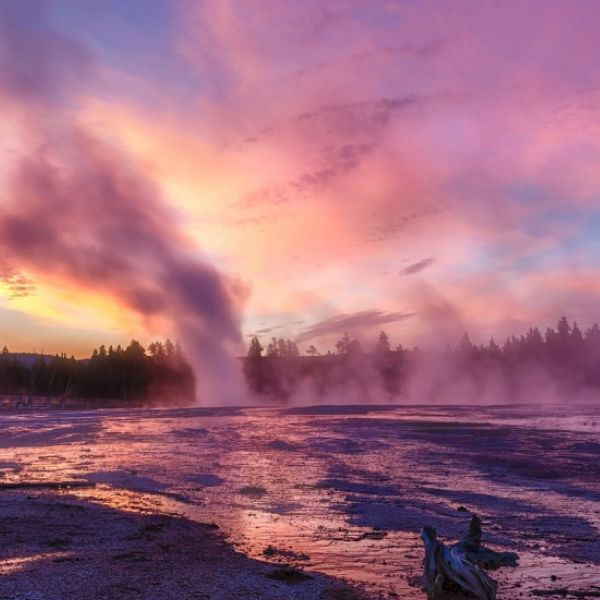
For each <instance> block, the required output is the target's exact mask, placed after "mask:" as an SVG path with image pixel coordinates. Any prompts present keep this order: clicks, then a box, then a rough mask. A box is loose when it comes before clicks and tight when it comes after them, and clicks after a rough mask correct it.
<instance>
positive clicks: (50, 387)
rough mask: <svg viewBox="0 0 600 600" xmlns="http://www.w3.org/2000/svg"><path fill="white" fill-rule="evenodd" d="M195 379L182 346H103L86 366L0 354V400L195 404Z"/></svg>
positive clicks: (63, 360) (83, 362)
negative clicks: (27, 398) (29, 398)
mask: <svg viewBox="0 0 600 600" xmlns="http://www.w3.org/2000/svg"><path fill="white" fill-rule="evenodd" d="M194 388H195V378H194V374H193V371H192V369H191V367H190V366H189V364H188V363H187V361H186V360H185V358H184V356H183V354H182V352H181V349H180V348H179V346H178V345H175V344H173V343H172V342H171V341H170V340H167V341H166V342H165V343H164V344H163V343H161V342H154V343H152V344H150V345H149V346H148V349H147V350H145V349H144V347H143V346H142V345H141V344H140V343H139V342H137V341H135V340H132V341H131V343H130V344H129V345H128V346H127V347H126V348H122V347H121V346H117V347H116V348H113V347H112V346H109V348H108V349H107V348H106V347H105V346H100V347H99V348H97V349H95V350H94V351H93V353H92V356H91V357H90V358H89V359H86V360H76V359H75V358H74V357H70V358H67V356H66V355H65V354H61V355H56V356H44V355H19V354H11V353H10V352H9V350H8V349H7V348H6V347H4V349H3V350H2V353H1V354H0V394H1V395H4V396H6V395H18V396H49V397H51V396H63V397H77V398H95V399H111V400H121V401H152V400H157V401H160V402H172V403H190V402H191V401H192V400H193V398H194Z"/></svg>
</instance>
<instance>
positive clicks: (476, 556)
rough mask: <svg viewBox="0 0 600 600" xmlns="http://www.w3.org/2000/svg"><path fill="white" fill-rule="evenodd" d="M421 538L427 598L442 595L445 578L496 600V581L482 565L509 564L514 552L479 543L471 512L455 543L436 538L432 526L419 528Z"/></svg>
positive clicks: (483, 598) (477, 526) (477, 522)
mask: <svg viewBox="0 0 600 600" xmlns="http://www.w3.org/2000/svg"><path fill="white" fill-rule="evenodd" d="M421 538H422V539H423V543H424V545H425V562H424V568H423V585H424V587H425V592H426V593H427V598H429V600H436V599H437V598H442V597H443V595H444V594H445V587H447V582H452V583H453V584H454V586H458V588H460V589H461V590H462V591H464V592H468V593H469V594H471V595H472V596H475V598H479V599H480V600H496V582H495V581H494V580H493V579H492V578H491V577H490V576H489V575H488V574H487V573H485V572H484V571H483V568H499V567H501V566H506V565H511V566H512V565H515V564H516V563H517V560H518V555H517V554H515V553H514V552H495V551H493V550H490V549H489V548H485V547H484V546H482V545H481V521H480V520H479V518H478V517H477V516H475V515H473V517H472V519H471V523H470V525H469V531H468V533H467V535H466V536H465V537H464V538H463V539H462V540H461V541H460V542H458V543H457V544H453V545H452V546H446V545H445V544H443V543H442V542H440V541H439V540H438V539H437V534H436V531H435V529H434V528H433V527H425V528H423V531H422V532H421ZM488 565H491V566H488Z"/></svg>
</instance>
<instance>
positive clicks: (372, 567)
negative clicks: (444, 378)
mask: <svg viewBox="0 0 600 600" xmlns="http://www.w3.org/2000/svg"><path fill="white" fill-rule="evenodd" d="M71 478H77V479H86V480H88V481H90V482H94V483H96V484H97V485H96V486H95V487H91V488H81V489H73V490H71V491H69V492H62V493H72V494H76V495H77V496H79V497H83V498H86V499H88V500H92V501H97V502H101V503H105V504H109V505H111V506H113V507H115V508H120V509H124V510H138V511H160V512H168V513H177V514H181V515H184V516H186V517H188V518H191V519H195V520H198V521H204V522H210V521H214V522H215V523H217V524H218V525H219V526H220V527H221V529H222V530H223V531H224V532H225V533H226V535H227V536H228V537H229V539H230V540H231V541H232V542H233V543H234V544H235V545H236V547H238V548H239V549H240V550H241V551H243V552H246V553H248V554H250V555H252V556H255V557H260V558H262V559H264V560H270V561H284V562H291V563H294V564H298V565H300V566H302V567H303V568H306V569H308V570H311V569H313V570H318V571H323V572H326V573H329V574H332V575H336V576H343V577H346V578H349V579H353V580H357V581H360V582H363V583H366V584H367V585H368V587H369V589H370V590H372V591H373V593H374V597H383V598H385V597H393V594H394V593H396V594H398V595H399V596H400V597H402V598H408V599H410V598H422V597H423V595H422V593H421V592H420V591H419V589H418V576H419V574H420V570H421V560H422V546H421V542H420V538H419V531H420V529H421V527H422V526H423V525H427V524H429V525H433V526H435V527H437V528H438V531H439V534H440V535H441V536H442V537H445V538H457V537H460V536H461V535H462V533H463V532H464V531H465V529H466V527H467V526H468V521H469V512H468V511H472V512H475V513H477V514H479V515H480V516H481V517H482V518H483V521H484V537H485V541H486V542H487V543H488V544H489V545H492V546H494V547H497V548H504V549H510V550H516V551H518V552H519V553H520V554H521V565H520V566H519V567H517V568H516V569H504V570H503V571H500V572H498V573H496V574H495V575H494V576H495V577H496V578H497V579H499V581H500V586H501V587H500V593H499V597H500V598H515V597H518V596H519V595H520V594H525V593H526V592H530V591H532V590H538V591H540V590H542V591H543V590H592V591H594V590H597V591H599V592H600V537H599V535H598V528H599V527H600V408H594V407H575V408H574V407H569V408H559V407H543V408H539V407H534V406H524V407H516V406H504V407H472V406H470V407H440V406H436V407H405V406H396V407H349V406H346V407H316V408H296V409H286V408H244V409H200V408H198V409H165V410H139V409H138V410H106V411H83V410H82V411H69V412H65V411H58V410H55V411H49V412H46V413H40V412H35V413H32V412H21V413H14V412H12V413H9V412H3V413H0V482H19V481H33V480H44V481H57V480H64V479H71ZM465 509H466V510H465ZM265 550H266V553H265ZM552 575H553V576H554V577H555V579H552V580H551V576H552ZM545 593H548V594H549V592H545ZM557 593H558V592H557ZM561 593H562V592H561ZM538 596H541V597H552V596H550V595H548V596H544V595H543V593H542V594H538ZM563 597H564V594H563Z"/></svg>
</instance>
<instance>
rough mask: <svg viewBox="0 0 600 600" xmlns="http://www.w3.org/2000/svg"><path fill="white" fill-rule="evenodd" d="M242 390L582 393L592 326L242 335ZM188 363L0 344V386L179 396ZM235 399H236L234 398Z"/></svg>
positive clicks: (474, 398)
mask: <svg viewBox="0 0 600 600" xmlns="http://www.w3.org/2000/svg"><path fill="white" fill-rule="evenodd" d="M240 361H241V368H242V371H243V374H244V377H245V380H246V383H247V386H248V392H249V394H250V395H251V396H254V397H255V398H256V401H257V403H265V402H266V403H285V402H294V401H304V400H309V401H312V402H314V401H316V402H324V403H328V402H331V403H349V404H350V403H354V402H358V403H368V402H379V403H386V402H409V403H412V402H414V403H437V402H441V403H446V402H454V403H463V402H464V403H468V402H478V403H485V404H492V403H497V404H505V403H512V402H515V403H516V402H544V401H559V400H563V399H565V398H567V399H569V400H570V401H573V400H582V401H589V400H590V399H595V398H596V397H597V396H598V395H599V394H600V327H598V325H597V324H594V325H593V326H591V327H589V328H587V329H586V330H585V331H582V330H581V329H580V328H579V327H578V325H577V324H576V323H573V324H570V323H569V322H568V320H567V319H566V318H565V317H563V318H561V319H560V320H559V321H558V323H557V325H556V328H550V327H549V328H548V329H546V331H545V332H544V333H543V334H542V333H541V331H540V330H539V329H538V328H530V329H529V331H528V332H527V333H526V334H524V335H520V336H510V337H509V338H507V339H506V340H505V341H504V343H503V344H502V345H499V344H497V343H496V342H495V341H494V339H493V338H492V339H491V340H490V341H489V343H487V344H481V345H476V344H473V343H472V342H471V341H470V339H469V336H468V335H467V334H466V333H465V334H464V336H463V337H462V339H461V340H460V342H459V343H458V345H457V346H456V347H453V348H451V347H447V348H446V349H445V350H443V351H439V352H426V351H422V350H420V349H418V348H413V349H410V350H408V349H405V348H403V347H402V346H400V345H398V346H396V347H392V344H391V342H390V339H389V337H388V336H387V334H386V333H385V332H383V331H382V332H381V333H380V334H379V337H378V339H377V342H376V343H375V345H374V347H373V348H371V349H369V351H365V350H364V349H363V348H362V346H361V344H360V343H359V341H358V340H356V339H353V338H352V337H350V336H349V335H348V334H347V333H344V335H343V336H342V337H341V338H340V339H339V340H338V342H337V343H336V344H335V349H334V350H330V351H327V352H326V353H325V354H321V353H320V352H319V351H318V350H317V349H316V348H315V347H314V346H309V347H308V349H307V350H306V353H305V355H300V352H299V349H298V347H297V345H296V344H295V343H294V342H293V341H292V340H284V339H282V338H279V339H276V338H272V339H271V341H270V342H269V343H268V344H267V346H266V348H263V346H262V344H261V341H260V340H259V339H258V338H257V337H253V338H252V339H251V340H250V343H249V347H248V351H247V354H246V356H245V357H243V358H241V359H240ZM195 387H196V379H195V375H194V371H193V369H192V367H191V366H190V364H189V362H188V360H187V359H186V357H185V356H184V353H183V351H182V350H181V348H180V347H179V346H178V345H176V344H173V343H172V342H171V341H169V340H167V341H166V342H165V343H161V342H154V343H152V344H150V345H149V346H148V348H147V349H145V348H144V347H143V346H142V345H141V344H140V343H139V342H137V341H135V340H132V342H131V343H130V344H129V345H128V346H127V347H126V348H122V347H121V346H117V347H116V348H113V347H112V346H109V347H108V348H106V347H105V346H100V347H99V348H97V349H95V350H94V351H93V353H92V356H91V357H90V358H89V359H83V360H76V359H75V358H74V357H70V358H68V357H67V356H66V355H65V354H62V355H56V356H48V355H39V354H12V353H11V352H10V351H9V350H8V349H7V348H6V347H4V349H3V350H2V352H1V353H0V396H5V397H6V396H15V397H17V396H18V397H25V398H30V399H31V398H39V397H42V398H74V399H75V398H81V399H92V400H94V402H93V406H98V407H100V406H104V405H105V406H109V405H113V404H114V402H117V403H118V404H119V405H127V404H131V405H140V404H145V405H152V404H157V405H158V404H160V405H169V404H173V405H186V404H187V405H189V404H192V403H193V402H194V399H195ZM240 403H243V399H241V402H240Z"/></svg>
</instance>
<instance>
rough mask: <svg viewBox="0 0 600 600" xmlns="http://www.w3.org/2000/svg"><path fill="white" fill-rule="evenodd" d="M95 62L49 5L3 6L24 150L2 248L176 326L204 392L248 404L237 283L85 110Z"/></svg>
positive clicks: (11, 100)
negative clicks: (87, 124)
mask: <svg viewBox="0 0 600 600" xmlns="http://www.w3.org/2000/svg"><path fill="white" fill-rule="evenodd" d="M23 65H26V68H24V67H23ZM95 67H96V62H95V58H94V56H93V55H92V53H91V52H90V51H89V49H88V48H87V47H86V46H84V45H83V44H82V43H81V41H80V40H78V39H77V38H75V37H73V36H69V35H66V34H64V33H62V32H60V31H58V30H56V29H54V28H53V27H52V26H51V24H50V23H49V22H48V20H47V19H46V17H45V13H44V10H43V5H42V4H41V3H38V2H6V3H3V4H1V5H0V100H1V101H2V106H3V111H5V113H4V116H5V117H6V118H5V119H4V120H3V123H11V124H12V127H13V130H10V133H11V136H12V137H11V139H14V140H18V144H17V145H18V148H19V150H18V151H14V152H10V153H8V154H6V155H5V162H4V163H3V169H2V170H1V175H2V182H1V184H2V185H1V186H0V253H1V255H2V256H3V258H4V259H5V260H6V261H7V262H8V263H10V264H11V265H14V267H16V268H18V269H24V270H26V271H27V272H29V273H32V274H33V275H34V277H38V278H40V279H42V278H43V279H48V280H53V281H56V282H59V283H60V284H61V285H62V286H71V287H72V288H73V289H81V288H85V289H87V290H90V291H93V292H94V293H96V294H98V295H107V296H111V297H112V298H114V299H116V300H117V301H118V302H119V303H120V304H122V305H123V306H124V307H127V308H128V309H130V310H134V311H136V312H137V313H138V314H141V315H143V316H145V317H148V318H154V317H156V318H159V319H161V322H164V321H166V322H168V323H170V324H171V325H172V327H173V328H174V329H176V332H177V334H178V337H179V338H180V339H181V341H182V342H183V344H184V346H185V348H184V351H185V352H187V354H188V356H189V358H190V359H191V360H192V361H193V366H194V368H195V370H196V371H197V373H198V383H199V391H200V397H201V400H202V401H203V402H204V403H212V402H219V403H222V402H239V401H240V399H241V397H240V396H239V395H238V394H239V393H240V391H241V389H242V386H241V383H240V381H241V374H240V371H239V367H238V365H237V362H236V360H235V359H234V358H233V356H234V351H235V350H237V349H238V348H239V346H238V344H239V341H240V332H239V323H238V317H237V306H236V301H235V298H234V294H233V293H232V292H231V290H230V287H232V286H228V284H227V283H226V281H225V278H223V277H222V276H221V275H220V274H219V273H218V272H217V271H216V269H214V268H213V267H212V266H211V265H209V264H208V263H207V262H206V261H204V260H202V259H200V258H198V255H197V254H196V253H194V254H193V255H192V254H191V252H193V251H195V250H196V249H195V248H194V247H193V245H192V244H191V243H190V241H189V240H188V239H186V237H185V236H184V235H183V233H182V232H181V230H180V228H179V224H178V223H177V220H176V218H175V216H174V213H173V210H171V208H170V206H169V205H168V204H167V203H166V202H165V201H164V199H163V198H162V196H161V194H160V192H159V190H158V189H157V188H156V187H155V186H154V185H153V184H152V182H151V181H150V180H149V179H148V177H147V176H146V174H145V173H141V172H140V170H139V169H137V168H136V167H135V165H133V164H132V161H131V157H129V156H128V155H127V154H126V153H125V152H123V151H122V150H121V149H119V148H118V147H117V146H116V145H115V141H114V139H112V138H111V141H110V143H108V142H107V140H106V139H105V137H106V136H105V135H104V133H102V134H101V133H99V132H95V131H90V130H89V128H84V127H83V126H82V125H81V122H82V121H83V120H82V119H78V118H76V117H77V116H78V114H77V110H78V108H79V106H80V105H81V104H83V100H84V99H85V98H86V97H87V95H88V94H92V95H93V91H94V90H93V85H94V82H95V78H94V76H93V75H94V73H95ZM1 127H2V124H0V128H1ZM0 131H3V130H2V129H0ZM108 137H110V136H108Z"/></svg>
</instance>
